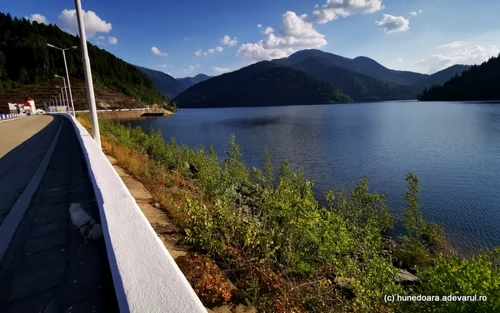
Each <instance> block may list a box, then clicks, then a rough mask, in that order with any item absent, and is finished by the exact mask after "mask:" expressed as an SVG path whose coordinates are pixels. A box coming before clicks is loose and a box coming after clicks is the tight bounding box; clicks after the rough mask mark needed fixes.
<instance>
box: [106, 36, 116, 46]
mask: <svg viewBox="0 0 500 313" xmlns="http://www.w3.org/2000/svg"><path fill="white" fill-rule="evenodd" d="M108 42H109V43H110V44H112V45H116V44H117V43H118V38H116V37H111V36H109V37H108Z"/></svg>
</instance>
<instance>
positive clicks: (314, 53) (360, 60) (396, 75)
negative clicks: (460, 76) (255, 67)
mask: <svg viewBox="0 0 500 313" xmlns="http://www.w3.org/2000/svg"><path fill="white" fill-rule="evenodd" d="M308 57H321V58H323V59H325V60H326V61H328V62H329V63H330V64H331V65H332V66H338V67H341V68H344V69H346V70H349V71H352V72H356V73H358V74H364V75H367V76H371V77H373V78H375V79H378V80H381V81H383V82H386V83H391V84H399V85H405V86H412V85H414V84H416V83H417V82H418V81H420V80H422V79H424V78H425V77H427V76H428V75H425V74H420V73H414V72H408V71H397V70H391V69H388V68H386V67H385V66H383V65H381V64H379V63H377V62H376V61H374V60H372V59H370V58H367V57H357V58H354V59H349V58H346V57H343V56H339V55H336V54H333V53H329V52H324V51H321V50H317V49H309V50H301V51H297V52H295V53H294V54H292V55H290V56H289V57H287V58H282V59H276V60H273V62H276V63H279V64H282V65H288V66H292V65H294V64H296V63H298V62H301V61H303V60H305V59H307V58H308Z"/></svg>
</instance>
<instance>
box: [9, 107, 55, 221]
mask: <svg viewBox="0 0 500 313" xmlns="http://www.w3.org/2000/svg"><path fill="white" fill-rule="evenodd" d="M60 123H61V120H60V118H54V117H52V116H48V115H36V116H28V117H25V118H20V119H16V120H11V121H3V122H1V123H0V226H1V225H2V223H3V221H4V219H5V217H6V216H7V214H9V211H10V209H11V208H12V207H13V206H14V203H15V202H16V201H17V199H18V198H19V196H20V195H21V193H22V192H23V190H24V188H25V187H26V185H27V184H28V183H29V181H30V180H31V177H32V176H33V174H34V173H35V171H36V170H37V168H38V166H39V164H40V162H41V160H42V158H43V156H44V155H45V153H46V152H47V149H48V147H49V146H50V144H51V143H52V140H53V139H54V136H55V134H56V132H57V129H58V128H59V125H60Z"/></svg>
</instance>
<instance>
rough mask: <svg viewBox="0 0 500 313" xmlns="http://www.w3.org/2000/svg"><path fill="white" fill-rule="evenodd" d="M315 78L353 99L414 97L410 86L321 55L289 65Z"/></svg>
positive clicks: (369, 99)
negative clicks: (363, 71)
mask: <svg viewBox="0 0 500 313" xmlns="http://www.w3.org/2000/svg"><path fill="white" fill-rule="evenodd" d="M291 67H293V68H294V69H297V70H300V71H303V72H305V73H307V74H309V75H311V76H312V77H314V78H316V79H317V80H320V81H324V82H327V83H331V84H332V85H333V86H335V87H337V88H339V89H340V90H342V91H343V92H344V93H346V94H347V95H349V96H350V97H351V98H352V99H353V100H354V101H377V100H378V101H380V100H392V99H414V98H415V95H416V93H415V92H414V90H413V89H412V88H411V87H407V86H402V85H398V84H391V83H387V82H384V81H381V80H377V79H375V78H373V77H370V76H367V75H363V74H359V73H356V72H353V71H350V70H347V69H345V68H343V67H339V66H335V65H333V64H332V63H330V62H328V61H327V60H326V59H324V58H323V57H319V56H310V57H307V58H305V59H303V60H302V61H299V62H297V63H294V64H293V65H291Z"/></svg>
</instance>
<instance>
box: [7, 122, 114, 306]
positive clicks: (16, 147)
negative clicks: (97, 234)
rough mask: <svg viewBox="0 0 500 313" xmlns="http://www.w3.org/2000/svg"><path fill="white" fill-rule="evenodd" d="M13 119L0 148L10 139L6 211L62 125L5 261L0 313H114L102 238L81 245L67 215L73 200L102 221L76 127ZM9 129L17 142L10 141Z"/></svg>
mask: <svg viewBox="0 0 500 313" xmlns="http://www.w3.org/2000/svg"><path fill="white" fill-rule="evenodd" d="M9 123H15V124H10V125H8V124H9ZM9 123H6V124H7V125H2V124H0V146H2V145H3V143H4V142H6V143H7V142H8V143H9V147H10V148H9V147H8V148H3V149H5V151H7V152H6V153H5V154H4V156H3V157H2V158H1V159H0V170H1V172H0V185H1V188H4V189H0V198H6V199H8V201H7V200H5V201H3V202H2V205H3V206H2V209H3V212H4V213H5V212H7V213H8V211H9V206H8V205H7V204H8V203H12V201H14V202H15V200H16V199H17V198H16V197H18V196H19V194H20V193H21V192H22V191H23V190H24V189H23V186H25V185H26V184H27V183H28V182H29V180H30V179H31V175H33V173H34V172H35V171H36V169H37V167H38V165H39V164H38V163H40V159H41V158H42V157H43V155H44V154H45V152H46V151H47V149H48V147H49V146H50V144H51V142H52V141H53V140H54V138H55V134H56V132H57V130H58V129H59V126H61V127H62V128H61V132H60V135H59V137H58V140H57V142H56V144H55V149H54V152H53V154H52V156H51V158H50V161H49V163H48V166H47V169H46V171H45V173H44V175H43V178H42V180H41V182H40V184H39V185H38V188H37V190H36V192H35V194H34V195H33V197H32V199H31V201H30V204H29V207H28V208H27V210H26V212H25V213H24V215H23V217H22V220H21V222H20V224H19V226H18V227H17V229H16V231H15V234H14V236H13V238H12V240H11V241H10V244H9V246H8V249H7V250H6V252H5V255H4V256H3V258H2V259H1V260H0V312H2V313H19V312H43V313H55V312H72V313H79V312H81V313H88V312H94V313H101V312H102V313H114V312H117V311H118V308H117V302H116V296H115V292H114V287H113V282H112V278H111V272H110V268H109V263H108V258H107V254H106V247H105V243H104V240H103V239H101V240H98V241H93V242H89V243H84V242H83V240H82V236H81V235H80V233H79V231H78V228H76V227H75V226H73V224H72V223H71V219H70V215H69V210H68V208H69V206H70V204H71V203H75V202H76V203H80V204H81V205H82V208H83V209H84V210H85V211H87V213H88V214H89V215H91V216H92V217H94V218H95V219H96V221H97V222H98V223H99V222H100V219H99V212H98V206H97V203H96V199H95V194H94V190H93V187H92V185H91V183H90V178H89V176H88V171H87V167H86V163H85V160H84V157H83V154H82V151H81V149H80V145H79V142H78V140H77V137H76V134H75V130H74V128H73V125H71V122H70V121H69V120H68V119H66V118H63V117H61V116H54V117H48V116H45V117H43V116H41V117H36V118H34V119H31V117H28V118H24V119H22V120H18V121H11V122H9ZM31 123H33V124H31ZM21 126H22V127H24V128H25V129H24V128H23V129H20V127H21ZM2 127H5V128H2ZM37 130H38V131H37ZM4 131H7V132H5V133H4ZM30 133H31V134H32V136H31V137H29V134H30ZM9 134H13V135H14V136H17V137H16V138H18V139H17V141H16V140H13V139H10V138H7V139H6V138H5V137H6V136H9ZM11 207H12V206H11ZM2 221H3V219H2ZM6 225H7V224H6ZM0 227H2V225H1V224H0Z"/></svg>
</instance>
